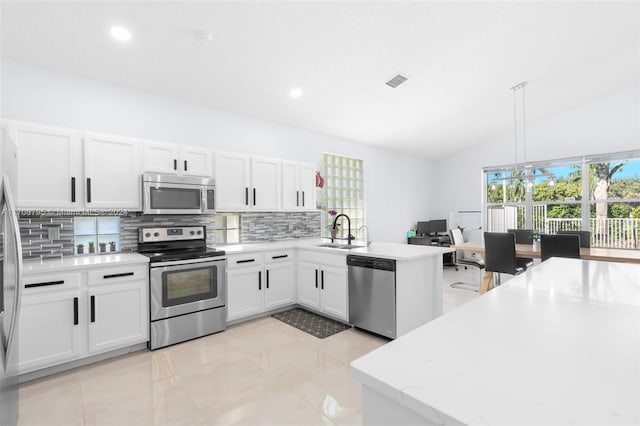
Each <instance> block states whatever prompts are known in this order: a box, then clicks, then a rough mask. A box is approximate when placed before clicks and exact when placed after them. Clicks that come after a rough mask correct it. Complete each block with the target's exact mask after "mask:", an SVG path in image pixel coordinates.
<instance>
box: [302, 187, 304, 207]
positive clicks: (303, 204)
mask: <svg viewBox="0 0 640 426" xmlns="http://www.w3.org/2000/svg"><path fill="white" fill-rule="evenodd" d="M302 207H304V191H302Z"/></svg>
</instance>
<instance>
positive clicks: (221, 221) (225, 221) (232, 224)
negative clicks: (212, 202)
mask: <svg viewBox="0 0 640 426" xmlns="http://www.w3.org/2000/svg"><path fill="white" fill-rule="evenodd" d="M215 220H216V221H215V227H216V228H215V230H216V243H217V244H234V243H239V242H240V215H237V214H217V215H216V219H215Z"/></svg>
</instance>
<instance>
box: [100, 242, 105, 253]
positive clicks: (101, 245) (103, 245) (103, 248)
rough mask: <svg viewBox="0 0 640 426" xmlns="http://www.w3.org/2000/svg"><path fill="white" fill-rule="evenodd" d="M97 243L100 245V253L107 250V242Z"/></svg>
mask: <svg viewBox="0 0 640 426" xmlns="http://www.w3.org/2000/svg"><path fill="white" fill-rule="evenodd" d="M98 245H99V246H100V253H104V252H105V251H107V243H99V244H98Z"/></svg>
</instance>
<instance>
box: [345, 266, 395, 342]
mask: <svg viewBox="0 0 640 426" xmlns="http://www.w3.org/2000/svg"><path fill="white" fill-rule="evenodd" d="M347 266H348V267H349V322H350V323H351V324H353V325H354V326H356V327H358V328H362V329H364V330H367V331H371V332H373V333H376V334H380V335H381V336H385V337H390V338H392V339H395V338H396V261H395V260H392V259H381V258H377V257H367V256H357V255H352V254H350V255H348V256H347Z"/></svg>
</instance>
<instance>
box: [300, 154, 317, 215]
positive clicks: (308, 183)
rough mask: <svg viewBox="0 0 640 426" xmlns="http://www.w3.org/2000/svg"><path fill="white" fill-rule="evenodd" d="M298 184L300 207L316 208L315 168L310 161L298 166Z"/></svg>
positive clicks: (306, 208)
mask: <svg viewBox="0 0 640 426" xmlns="http://www.w3.org/2000/svg"><path fill="white" fill-rule="evenodd" d="M298 181H299V183H298V186H299V189H300V194H301V195H300V207H301V208H303V209H305V210H315V209H316V168H315V166H314V165H313V164H310V163H300V164H299V166H298Z"/></svg>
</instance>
